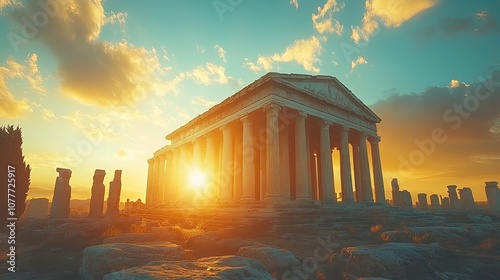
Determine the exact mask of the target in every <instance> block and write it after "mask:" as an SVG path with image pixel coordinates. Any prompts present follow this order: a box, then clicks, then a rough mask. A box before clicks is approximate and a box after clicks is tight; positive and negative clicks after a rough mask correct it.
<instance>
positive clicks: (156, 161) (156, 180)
mask: <svg viewBox="0 0 500 280" xmlns="http://www.w3.org/2000/svg"><path fill="white" fill-rule="evenodd" d="M153 161H154V176H153V188H152V192H151V201H152V204H158V202H159V197H158V195H159V191H158V190H159V186H160V177H161V176H160V173H161V171H160V170H161V169H160V158H159V157H157V156H155V157H154V158H153Z"/></svg>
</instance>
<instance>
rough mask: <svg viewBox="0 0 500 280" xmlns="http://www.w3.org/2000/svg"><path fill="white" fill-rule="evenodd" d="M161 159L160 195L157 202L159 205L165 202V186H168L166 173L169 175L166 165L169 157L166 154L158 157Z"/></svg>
mask: <svg viewBox="0 0 500 280" xmlns="http://www.w3.org/2000/svg"><path fill="white" fill-rule="evenodd" d="M158 157H159V159H160V170H159V173H160V175H159V177H160V180H159V181H160V182H159V184H158V194H157V202H156V203H158V204H162V203H163V202H164V201H163V197H164V190H165V186H166V183H167V182H166V177H167V176H166V175H167V174H166V173H167V170H166V163H167V155H165V154H161V155H159V156H158Z"/></svg>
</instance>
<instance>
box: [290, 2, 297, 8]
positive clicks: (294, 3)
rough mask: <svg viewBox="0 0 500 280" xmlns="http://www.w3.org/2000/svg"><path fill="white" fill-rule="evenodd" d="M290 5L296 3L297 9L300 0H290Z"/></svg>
mask: <svg viewBox="0 0 500 280" xmlns="http://www.w3.org/2000/svg"><path fill="white" fill-rule="evenodd" d="M290 5H294V6H295V9H298V8H299V0H290Z"/></svg>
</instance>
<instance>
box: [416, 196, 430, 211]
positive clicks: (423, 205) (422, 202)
mask: <svg viewBox="0 0 500 280" xmlns="http://www.w3.org/2000/svg"><path fill="white" fill-rule="evenodd" d="M418 208H419V209H421V210H428V209H429V205H428V204H427V194H425V193H419V194H418Z"/></svg>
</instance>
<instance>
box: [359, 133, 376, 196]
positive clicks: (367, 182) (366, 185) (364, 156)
mask: <svg viewBox="0 0 500 280" xmlns="http://www.w3.org/2000/svg"><path fill="white" fill-rule="evenodd" d="M367 137H368V135H367V134H366V133H364V132H361V134H360V138H359V140H360V141H359V157H360V161H361V162H360V167H361V185H362V188H363V201H365V202H373V191H372V183H371V179H370V164H369V162H368V151H367V149H366V138H367Z"/></svg>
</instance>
